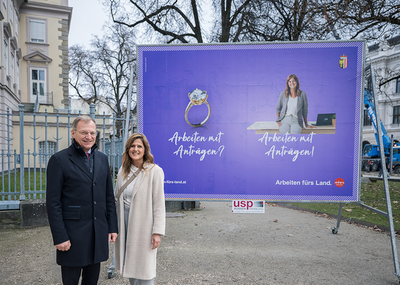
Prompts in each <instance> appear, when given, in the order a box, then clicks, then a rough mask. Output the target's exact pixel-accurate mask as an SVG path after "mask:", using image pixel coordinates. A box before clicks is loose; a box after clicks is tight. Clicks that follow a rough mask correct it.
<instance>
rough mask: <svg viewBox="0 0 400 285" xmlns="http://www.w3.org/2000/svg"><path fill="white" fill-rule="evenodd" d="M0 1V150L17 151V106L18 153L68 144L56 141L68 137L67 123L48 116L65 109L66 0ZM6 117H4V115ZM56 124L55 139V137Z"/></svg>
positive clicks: (68, 18) (68, 12)
mask: <svg viewBox="0 0 400 285" xmlns="http://www.w3.org/2000/svg"><path fill="white" fill-rule="evenodd" d="M0 2H1V9H0V12H1V13H0V19H1V24H2V29H1V32H0V35H1V39H2V44H1V46H0V48H1V58H0V60H1V61H0V62H1V64H0V66H1V69H0V113H1V114H2V115H0V148H1V149H2V150H5V151H6V152H10V150H11V151H14V150H16V152H17V153H19V152H20V137H21V132H20V119H19V116H17V115H19V112H20V107H21V105H23V106H24V108H23V110H24V114H25V116H24V123H23V124H24V131H23V134H22V135H23V142H24V146H23V147H22V150H23V151H24V153H27V152H28V150H29V151H30V153H33V152H39V150H40V149H42V150H47V151H51V150H53V151H55V150H56V148H58V149H62V148H65V147H67V146H68V141H67V140H65V139H63V140H61V139H59V138H65V137H67V136H68V133H67V128H66V127H67V125H68V122H67V119H66V117H59V118H58V120H57V118H56V117H55V116H54V117H53V115H56V114H57V112H58V113H60V112H61V113H65V112H66V111H65V110H67V109H69V92H68V73H69V65H68V34H69V28H70V23H71V16H72V8H71V7H68V0H35V1H31V0H29V1H27V0H0ZM7 112H8V114H9V116H7V115H4V114H7ZM34 112H35V114H36V115H35V116H33V114H34ZM46 113H47V114H48V115H50V116H49V117H48V118H47V122H46V118H45V116H43V115H44V114H46ZM45 125H47V127H44V126H45ZM57 125H58V126H59V128H58V132H61V134H60V133H58V134H56V132H57V130H56V129H57V128H56V126H57ZM35 128H36V130H35V131H34V129H35ZM10 139H12V140H11V141H10ZM50 148H51V150H50ZM8 157H10V160H11V161H10V162H11V164H13V163H14V161H13V158H14V157H13V156H10V155H8V156H3V160H5V162H3V164H2V165H0V168H1V169H0V171H3V170H7V169H8V166H7V165H8ZM37 158H38V159H39V157H37ZM39 160H40V159H39ZM44 162H45V161H44ZM30 164H31V166H32V164H33V162H31V163H30ZM27 165H28V163H27V161H24V166H25V167H26V166H27ZM18 168H19V167H18Z"/></svg>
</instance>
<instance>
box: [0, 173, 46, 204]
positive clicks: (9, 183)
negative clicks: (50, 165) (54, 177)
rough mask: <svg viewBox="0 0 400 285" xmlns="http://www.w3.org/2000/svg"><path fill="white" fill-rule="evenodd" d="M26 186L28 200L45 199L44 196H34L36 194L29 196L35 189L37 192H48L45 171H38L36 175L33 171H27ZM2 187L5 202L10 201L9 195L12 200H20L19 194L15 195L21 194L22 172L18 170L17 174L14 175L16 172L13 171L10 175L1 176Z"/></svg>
mask: <svg viewBox="0 0 400 285" xmlns="http://www.w3.org/2000/svg"><path fill="white" fill-rule="evenodd" d="M35 174H36V181H35ZM3 180H4V181H3ZM3 185H4V188H3ZM24 186H25V187H24V190H25V195H26V199H44V194H36V195H34V194H29V191H33V190H34V189H36V191H40V190H43V191H45V190H46V173H45V172H44V171H42V172H39V171H36V173H34V172H33V171H30V172H29V173H28V171H25V172H24ZM35 186H36V188H35ZM0 187H1V190H2V191H1V193H2V194H3V193H4V195H3V196H4V199H3V200H8V195H11V200H18V199H19V194H17V195H15V194H14V193H20V192H21V183H20V171H19V170H18V171H16V173H14V171H11V172H10V174H8V173H7V174H4V176H3V175H2V176H0ZM9 189H10V191H9ZM0 200H1V199H0Z"/></svg>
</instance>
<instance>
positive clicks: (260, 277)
mask: <svg viewBox="0 0 400 285" xmlns="http://www.w3.org/2000/svg"><path fill="white" fill-rule="evenodd" d="M335 225H336V220H334V219H330V218H326V217H323V216H318V215H315V214H312V213H309V212H304V211H298V210H293V209H288V208H283V207H280V206H276V205H274V204H269V205H267V206H266V210H265V214H233V213H232V207H231V203H230V202H201V209H200V210H194V211H186V212H184V213H182V214H179V215H175V217H173V218H172V217H170V218H167V231H166V236H164V237H163V239H162V243H161V246H160V248H159V251H158V256H157V259H158V261H157V278H156V284H292V285H293V284H298V285H300V284H301V285H305V284H318V285H323V284H329V285H331V284H346V285H351V284H380V285H382V284H399V278H398V277H397V276H395V274H393V272H394V271H395V268H394V261H393V255H392V247H391V239H390V236H389V235H388V234H387V233H380V232H376V231H373V230H370V229H368V228H366V227H362V226H357V225H355V224H348V223H341V225H340V229H339V232H338V233H337V234H332V230H331V228H332V226H335ZM395 240H396V246H399V245H398V241H399V239H398V238H396V239H395ZM0 241H1V242H0V284H4V285H10V284H18V285H24V284H32V285H37V284H49V285H55V284H61V274H60V268H59V266H58V265H56V263H55V249H54V246H53V245H52V239H51V234H50V230H49V227H39V228H31V229H12V230H9V229H7V230H0ZM111 248H112V246H111ZM397 255H399V250H398V249H397ZM111 261H112V258H110V259H109V260H108V261H107V262H104V263H103V264H102V270H101V276H100V280H99V284H101V285H108V284H116V285H119V284H128V283H129V282H128V280H127V279H125V278H122V277H121V276H120V275H119V274H116V275H115V277H113V278H111V279H108V278H107V277H108V276H107V267H108V265H109V264H110V263H111Z"/></svg>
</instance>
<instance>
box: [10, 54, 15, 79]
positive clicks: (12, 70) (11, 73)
mask: <svg viewBox="0 0 400 285" xmlns="http://www.w3.org/2000/svg"><path fill="white" fill-rule="evenodd" d="M10 55H11V56H10V77H11V83H14V82H13V78H14V62H15V55H14V51H13V50H12V49H11V53H10Z"/></svg>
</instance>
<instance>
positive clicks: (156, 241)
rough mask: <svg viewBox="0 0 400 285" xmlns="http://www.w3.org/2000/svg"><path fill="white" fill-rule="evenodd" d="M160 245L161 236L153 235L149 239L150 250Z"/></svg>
mask: <svg viewBox="0 0 400 285" xmlns="http://www.w3.org/2000/svg"><path fill="white" fill-rule="evenodd" d="M160 243H161V235H159V234H153V236H152V238H151V249H156V248H157V247H159V246H160Z"/></svg>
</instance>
